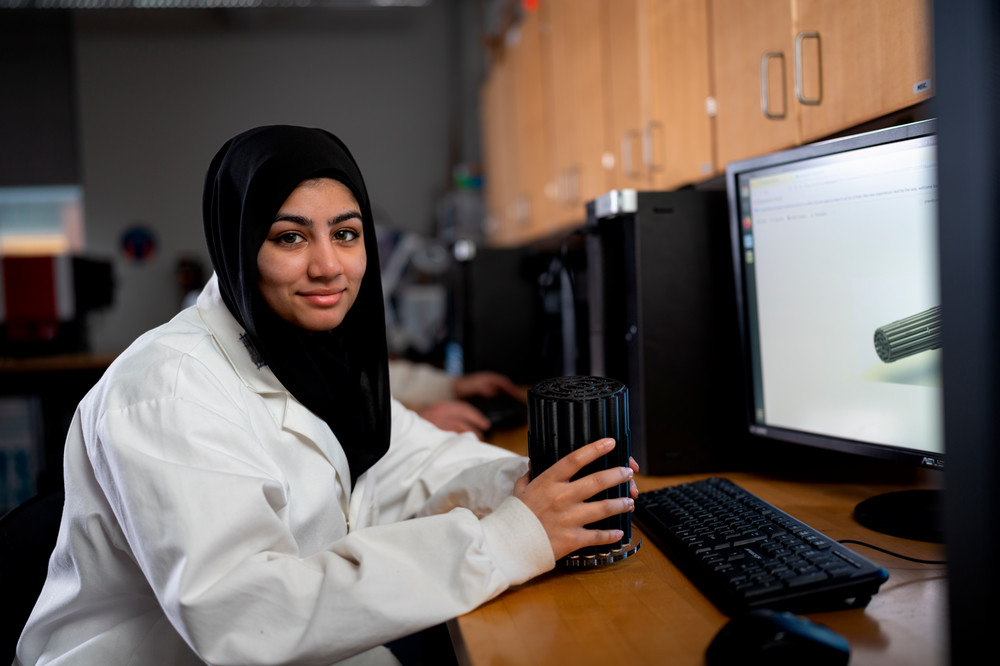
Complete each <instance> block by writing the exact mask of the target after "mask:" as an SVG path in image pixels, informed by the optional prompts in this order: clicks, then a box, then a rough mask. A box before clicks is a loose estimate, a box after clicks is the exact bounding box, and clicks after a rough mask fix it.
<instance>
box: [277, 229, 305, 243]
mask: <svg viewBox="0 0 1000 666" xmlns="http://www.w3.org/2000/svg"><path fill="white" fill-rule="evenodd" d="M273 240H274V242H275V243H278V244H279V245H295V244H296V243H301V242H302V240H303V239H302V236H301V234H297V233H295V232H294V231H287V232H285V233H283V234H280V235H278V236H275V237H274V238H273Z"/></svg>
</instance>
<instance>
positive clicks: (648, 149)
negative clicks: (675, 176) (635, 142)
mask: <svg viewBox="0 0 1000 666" xmlns="http://www.w3.org/2000/svg"><path fill="white" fill-rule="evenodd" d="M662 129H663V125H662V124H661V123H660V122H659V121H657V120H650V121H649V122H648V123H646V127H645V129H644V130H643V131H642V162H643V164H645V165H646V170H647V171H649V172H650V173H655V172H657V171H662V170H663V165H661V164H657V163H656V155H655V154H654V153H653V149H654V146H655V144H654V143H653V132H654V131H657V130H662Z"/></svg>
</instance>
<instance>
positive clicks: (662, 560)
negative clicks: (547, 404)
mask: <svg viewBox="0 0 1000 666" xmlns="http://www.w3.org/2000/svg"><path fill="white" fill-rule="evenodd" d="M498 443H500V444H503V442H498ZM507 444H509V446H508V448H512V449H513V450H515V451H519V452H521V453H523V452H524V451H523V446H522V445H521V444H520V443H519V442H518V441H517V440H512V442H507ZM524 446H526V445H524ZM705 476H709V475H707V474H696V475H685V476H676V477H643V476H639V477H637V479H636V480H637V483H638V485H639V489H640V490H650V489H653V488H657V487H662V486H665V485H672V484H675V483H681V482H683V481H687V480H692V479H697V478H704V477H705ZM721 476H726V477H728V478H730V479H732V480H733V481H735V482H736V483H738V484H740V485H742V486H744V487H745V488H746V489H747V490H750V491H751V492H754V493H756V494H758V495H759V496H760V497H762V498H764V499H765V500H767V501H769V502H771V503H773V504H774V505H776V506H777V507H778V508H780V509H782V510H784V511H786V512H787V513H790V514H791V515H792V516H794V517H796V518H798V519H800V520H802V521H803V522H805V523H806V524H808V525H811V526H812V527H815V528H816V529H819V530H820V531H822V532H825V533H826V534H827V536H829V537H831V538H833V539H847V538H851V539H858V540H861V541H865V542H868V543H872V544H874V545H878V546H881V547H884V548H888V549H890V550H892V551H894V552H898V553H902V554H904V555H909V556H912V557H917V558H921V559H931V560H942V559H944V558H945V555H944V549H943V548H942V547H941V546H937V545H934V544H927V543H922V542H917V541H910V540H907V539H899V538H896V537H891V536H886V535H882V534H879V533H876V532H873V531H871V530H868V529H866V528H864V527H862V526H860V525H858V524H857V523H856V522H854V520H853V518H852V517H851V514H852V511H853V508H854V505H855V504H856V503H857V502H858V501H860V500H862V499H864V498H866V497H869V496H871V495H873V494H876V493H879V492H886V491H891V490H899V489H902V488H908V487H913V485H909V484H870V483H856V482H852V481H829V480H826V481H819V482H812V481H811V482H803V481H802V480H793V479H787V478H778V477H770V478H769V477H766V476H763V475H760V474H749V473H743V472H734V473H726V474H721ZM639 534H640V536H641V532H639ZM850 547H851V548H854V549H856V550H857V551H858V552H859V553H861V554H863V555H864V556H866V557H868V558H869V559H871V560H873V561H874V562H877V563H878V564H880V565H882V566H884V567H885V568H886V569H887V570H888V571H889V580H888V581H887V582H886V583H884V584H883V585H882V587H881V589H880V591H879V593H878V594H877V595H876V596H875V597H874V598H873V599H872V601H871V603H870V604H869V605H868V606H867V607H865V608H859V609H852V610H839V611H834V612H827V613H814V614H810V615H809V616H808V617H810V618H811V619H813V620H815V621H817V622H820V623H822V624H825V625H827V626H829V627H830V628H832V629H834V630H835V631H837V632H839V633H841V634H842V635H843V636H845V637H846V638H847V639H848V640H849V641H850V643H851V662H850V663H851V666H863V665H865V664H877V665H878V666H891V665H893V664H899V665H900V666H915V665H918V664H944V663H947V658H946V652H947V630H946V627H947V624H946V621H947V614H946V607H945V604H946V600H947V580H946V568H945V567H944V566H943V565H926V564H916V563H911V562H908V561H906V560H901V559H898V558H895V557H892V556H889V555H885V554H882V553H880V552H878V551H875V550H871V549H867V548H862V547H860V546H853V545H852V546H850ZM727 619H728V618H726V616H724V615H723V614H722V613H721V612H720V611H718V610H717V609H716V608H715V606H713V605H712V604H711V602H709V601H708V600H707V599H706V598H705V597H704V596H703V595H702V594H701V592H699V591H698V589H697V588H696V587H694V586H693V585H692V584H691V583H690V582H689V581H688V579H687V578H685V577H684V575H683V574H681V573H680V572H679V571H678V570H677V568H676V567H675V566H674V565H673V564H672V563H671V562H670V561H669V560H668V559H667V558H666V557H665V556H664V555H663V554H662V553H661V552H660V551H659V550H658V549H657V547H656V546H655V545H653V543H652V542H651V541H649V540H648V539H645V538H643V544H642V547H641V548H640V549H639V552H638V553H637V554H636V555H634V556H633V557H630V558H628V559H626V560H623V561H621V562H618V563H615V564H613V565H611V566H609V567H606V568H601V569H595V570H590V571H579V572H578V571H567V570H561V569H557V570H556V571H554V572H551V573H549V574H546V575H544V576H540V577H539V578H536V579H534V580H532V581H530V582H528V583H527V584H525V585H522V586H520V587H518V588H515V589H512V590H508V591H507V592H505V593H504V594H502V595H500V596H499V597H497V598H496V599H494V600H493V601H491V602H489V603H487V604H484V605H483V606H481V607H480V608H478V609H477V610H475V611H473V612H471V613H469V614H467V615H464V616H462V617H459V618H457V619H455V620H452V621H451V622H450V623H449V631H450V633H451V637H452V643H453V645H454V647H455V651H456V653H457V655H458V659H459V663H460V664H462V666H473V665H474V666H508V665H509V666H525V665H543V664H544V665H549V664H574V665H578V666H587V665H590V664H595V665H601V666H605V665H607V666H610V665H612V664H628V666H643V665H645V664H657V665H662V664H665V663H670V664H677V665H685V664H703V663H704V654H705V649H706V648H707V647H708V644H709V642H710V641H711V640H712V638H713V636H714V635H715V634H716V632H717V631H718V630H719V629H720V628H721V627H722V626H723V625H724V624H725V622H726V621H727Z"/></svg>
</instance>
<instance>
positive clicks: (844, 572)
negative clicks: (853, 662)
mask: <svg viewBox="0 0 1000 666" xmlns="http://www.w3.org/2000/svg"><path fill="white" fill-rule="evenodd" d="M634 518H635V520H636V522H637V523H638V525H639V527H641V528H642V531H643V533H644V534H645V535H646V536H647V537H648V538H649V539H650V540H651V541H652V542H653V543H655V544H656V545H657V546H658V547H659V548H660V549H661V550H662V551H663V552H664V553H665V554H666V555H667V557H669V558H670V559H671V560H672V561H673V562H674V563H675V564H676V565H677V567H678V568H679V569H680V570H681V571H682V572H684V574H685V575H686V576H687V577H688V578H689V579H691V581H692V582H693V583H694V584H695V585H697V586H698V588H699V589H700V590H701V591H702V592H703V593H704V594H705V595H706V596H707V597H708V598H709V599H710V600H711V601H712V602H713V603H714V604H715V605H716V606H718V607H719V609H720V610H722V611H723V612H724V613H727V614H729V615H733V614H737V613H739V612H742V611H745V610H749V609H752V608H773V609H779V610H790V611H793V612H797V613H803V612H815V611H822V610H833V609H836V608H845V607H856V606H863V605H865V604H867V603H868V601H869V600H870V599H871V597H872V595H874V594H875V593H877V592H878V588H879V586H881V585H882V583H884V582H885V581H886V580H887V579H888V577H889V574H888V572H886V570H885V569H883V568H882V567H880V566H878V565H876V564H874V563H873V562H871V561H869V560H867V559H865V558H864V557H862V556H860V555H858V554H857V553H855V552H854V551H853V550H851V549H849V548H847V547H846V546H844V545H842V544H839V543H837V542H835V541H833V540H832V539H830V538H828V537H826V536H825V535H823V534H822V533H820V532H819V531H817V530H815V529H813V528H811V527H809V526H808V525H805V524H804V523H802V522H801V521H799V520H796V519H795V518H792V517H791V516H789V515H788V514H786V513H784V512H783V511H781V510H779V509H777V508H776V507H774V506H773V505H771V504H769V503H768V502H766V501H764V500H762V499H760V498H759V497H757V496H756V495H754V494H752V493H751V492H749V491H747V490H746V489H744V488H742V487H740V486H738V485H736V484H735V483H733V482H732V481H729V480H728V479H723V478H718V477H714V478H710V479H705V480H703V481H696V482H693V483H685V484H681V485H676V486H671V487H667V488H661V489H658V490H651V491H646V492H642V493H640V494H639V499H638V500H637V501H636V508H635V514H634Z"/></svg>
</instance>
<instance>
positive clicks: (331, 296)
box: [299, 291, 344, 307]
mask: <svg viewBox="0 0 1000 666" xmlns="http://www.w3.org/2000/svg"><path fill="white" fill-rule="evenodd" d="M299 295H300V296H302V297H303V298H305V299H306V300H307V301H309V302H310V303H313V304H314V305H319V306H321V307H330V306H333V305H336V304H337V303H339V302H340V299H341V297H343V295H344V292H343V291H334V292H330V291H304V292H300V293H299Z"/></svg>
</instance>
